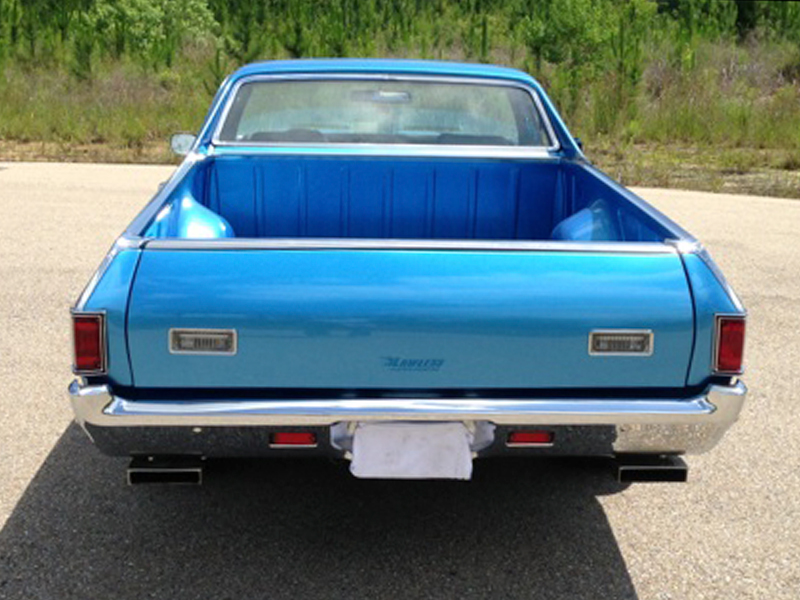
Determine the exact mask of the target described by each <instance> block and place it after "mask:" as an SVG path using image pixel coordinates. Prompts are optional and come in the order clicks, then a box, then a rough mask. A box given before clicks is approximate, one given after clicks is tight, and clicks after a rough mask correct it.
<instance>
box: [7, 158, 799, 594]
mask: <svg viewBox="0 0 800 600" xmlns="http://www.w3.org/2000/svg"><path fill="white" fill-rule="evenodd" d="M169 172H170V169H169V168H163V167H130V166H105V165H102V166H101V165H63V164H40V165H32V164H3V165H0V382H2V384H1V385H0V598H42V599H59V598H136V599H143V598H168V599H178V598H209V599H214V600H223V599H227V598H237V599H240V598H248V599H249V598H293V599H296V598H339V597H342V598H423V597H427V598H489V597H495V598H537V599H542V598H565V599H575V598H592V599H600V598H642V599H650V598H654V599H668V598H672V599H678V600H684V599H694V598H725V599H736V600H743V599H746V598H758V599H766V598H769V599H770V600H776V599H779V598H781V599H783V598H785V599H792V600H796V599H797V598H800V392H798V390H800V369H799V368H798V365H800V343H798V341H797V338H798V335H799V334H800V233H799V232H800V201H792V200H776V199H769V198H752V197H741V196H739V197H737V196H724V195H712V194H704V193H695V192H677V191H668V190H647V189H644V190H640V192H641V194H642V195H643V196H644V197H646V198H648V199H649V200H651V201H652V202H654V203H655V204H656V205H657V206H658V207H659V208H661V209H662V210H664V211H666V212H667V213H668V214H669V215H671V216H672V217H674V218H675V219H676V220H677V221H678V222H680V223H681V224H682V225H684V226H685V227H687V228H688V229H689V230H690V231H692V232H693V233H695V235H697V236H699V237H700V238H701V239H702V240H703V241H704V242H705V243H706V245H707V246H708V247H709V248H710V249H711V251H712V252H713V254H714V255H715V257H716V258H717V259H718V262H719V263H720V264H721V266H722V267H723V270H724V271H725V273H726V274H727V275H728V277H729V279H730V280H731V282H732V284H733V285H734V286H735V287H736V289H737V290H738V291H739V292H740V294H741V296H742V298H743V300H744V302H745V304H746V305H747V307H748V308H749V310H750V315H751V319H750V324H749V328H750V329H749V340H748V362H749V368H750V373H749V375H748V376H747V382H748V384H749V385H750V386H751V395H750V399H749V404H748V406H747V408H746V411H745V413H744V415H743V418H742V419H741V421H740V422H739V424H737V426H736V427H735V429H734V430H733V431H732V432H731V433H730V434H729V435H728V437H727V438H726V439H725V440H724V442H723V443H722V444H721V445H720V446H719V447H717V449H716V450H714V451H713V452H712V453H711V454H709V455H705V456H702V457H694V458H691V459H690V464H691V467H692V469H691V473H690V479H691V481H690V482H689V483H688V484H686V485H638V486H632V487H630V488H628V489H625V490H620V488H618V487H616V486H615V485H614V484H612V483H611V482H610V481H609V479H608V478H607V477H606V475H605V474H604V473H602V472H598V471H596V470H595V469H594V468H593V467H594V466H593V465H591V464H589V465H587V464H583V463H573V462H557V463H548V464H536V463H531V462H517V461H505V462H486V463H481V464H479V465H478V466H477V469H476V477H475V480H474V481H473V482H472V483H469V484H464V483H456V482H427V483H425V482H410V483H408V482H407V483H397V482H374V481H373V482H370V481H357V480H354V479H352V478H350V477H349V475H348V474H347V473H346V471H344V470H343V469H342V467H341V466H339V465H335V464H329V463H326V462H261V463H259V462H244V463H233V464H217V465H214V466H212V472H211V473H210V474H209V477H208V479H209V482H208V484H207V485H205V486H203V487H202V488H190V489H186V488H183V489H170V488H155V489H153V488H133V489H131V488H127V487H125V486H124V485H123V470H124V467H125V461H124V460H119V459H111V458H107V457H104V456H101V455H100V454H99V453H98V452H96V451H95V449H94V448H93V447H92V446H91V445H90V444H89V442H88V441H87V440H86V439H85V438H84V436H83V435H82V433H81V432H80V431H79V430H78V429H77V428H76V427H75V426H74V425H72V424H71V423H70V418H71V415H70V411H69V408H68V405H67V400H66V397H65V393H64V390H65V387H66V385H67V383H68V381H69V380H70V372H69V366H68V363H69V333H68V317H67V315H68V312H67V309H68V307H69V305H70V303H71V302H72V301H73V300H74V299H75V298H76V296H77V295H78V293H79V292H80V289H81V287H82V286H83V284H84V283H85V282H86V281H87V280H88V278H89V276H90V275H91V273H92V271H93V270H94V268H95V267H96V265H97V264H98V263H99V261H100V259H101V258H102V256H103V254H104V252H105V251H106V249H107V248H108V246H109V245H110V244H111V243H112V241H113V240H114V238H115V236H116V235H117V234H118V233H119V232H120V231H121V230H122V229H123V227H124V226H125V225H126V224H127V223H128V221H129V220H130V219H131V218H132V217H133V216H134V214H135V213H136V212H137V211H138V210H139V208H140V207H141V206H142V205H143V204H144V202H145V201H146V200H148V199H149V197H150V196H151V195H152V193H153V191H154V190H155V188H156V185H157V184H158V183H159V182H160V181H162V180H163V179H165V178H166V177H167V176H168V174H169Z"/></svg>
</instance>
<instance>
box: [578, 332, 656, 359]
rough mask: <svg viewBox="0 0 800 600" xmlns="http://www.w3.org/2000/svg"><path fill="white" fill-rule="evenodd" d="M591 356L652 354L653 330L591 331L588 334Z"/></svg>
mask: <svg viewBox="0 0 800 600" xmlns="http://www.w3.org/2000/svg"><path fill="white" fill-rule="evenodd" d="M589 354H591V355H592V356H597V355H600V356H650V355H651V354H653V332H652V331H650V330H649V329H620V330H605V331H603V330H600V331H592V332H591V333H590V334H589Z"/></svg>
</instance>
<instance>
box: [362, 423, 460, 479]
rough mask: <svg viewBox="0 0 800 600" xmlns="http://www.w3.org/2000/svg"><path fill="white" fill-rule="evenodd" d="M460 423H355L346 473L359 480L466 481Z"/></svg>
mask: <svg viewBox="0 0 800 600" xmlns="http://www.w3.org/2000/svg"><path fill="white" fill-rule="evenodd" d="M471 439H472V436H471V434H470V432H469V430H468V429H467V427H466V426H465V425H464V424H463V423H413V422H408V423H406V422H391V423H358V424H357V425H356V427H355V431H354V433H353V449H352V454H353V459H352V462H351V464H350V471H351V472H352V474H353V475H354V476H356V477H359V478H362V479H470V478H471V476H472V450H471V449H470V442H471Z"/></svg>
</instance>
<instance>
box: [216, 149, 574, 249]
mask: <svg viewBox="0 0 800 600" xmlns="http://www.w3.org/2000/svg"><path fill="white" fill-rule="evenodd" d="M211 160H213V165H212V166H211V167H210V169H209V170H210V172H211V175H210V181H209V186H208V187H209V189H208V192H207V194H206V195H205V203H206V205H207V206H208V207H209V208H210V209H211V210H212V211H214V212H216V213H218V214H221V215H223V216H225V217H226V218H227V219H228V221H230V223H231V225H232V226H233V229H234V230H235V231H236V234H237V236H239V237H362V238H411V239H548V238H549V237H550V232H551V231H552V229H553V198H554V197H555V192H556V177H557V173H558V165H557V164H556V163H540V162H533V163H515V162H503V161H492V160H485V159H477V160H476V159H472V160H465V159H459V160H446V159H437V160H420V159H380V158H371V159H366V158H355V159H351V158H345V157H342V158H333V159H332V158H324V157H302V156H293V157H292V156H290V157H287V156H275V157H272V158H271V159H267V160H265V159H264V158H263V157H252V156H250V157H236V158H234V157H225V158H222V157H215V158H213V159H211Z"/></svg>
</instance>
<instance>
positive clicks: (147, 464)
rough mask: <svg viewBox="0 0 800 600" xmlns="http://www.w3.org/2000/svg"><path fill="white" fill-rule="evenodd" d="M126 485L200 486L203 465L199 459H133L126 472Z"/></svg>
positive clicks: (149, 457) (150, 457)
mask: <svg viewBox="0 0 800 600" xmlns="http://www.w3.org/2000/svg"><path fill="white" fill-rule="evenodd" d="M127 478H128V485H141V484H168V485H201V484H202V483H203V465H202V462H201V461H200V459H199V458H195V457H178V458H173V457H171V458H161V457H154V456H148V457H134V458H132V459H131V464H130V466H129V467H128V472H127Z"/></svg>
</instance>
